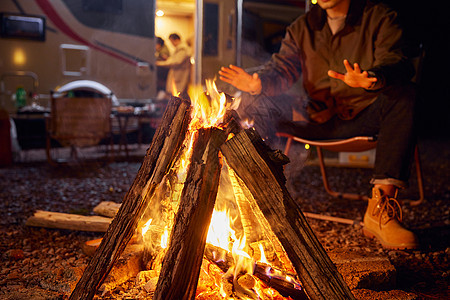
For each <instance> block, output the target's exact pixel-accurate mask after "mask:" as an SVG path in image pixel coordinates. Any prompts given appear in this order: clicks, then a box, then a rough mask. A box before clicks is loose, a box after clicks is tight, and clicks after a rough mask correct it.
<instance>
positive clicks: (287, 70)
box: [259, 26, 301, 96]
mask: <svg viewBox="0 0 450 300" xmlns="http://www.w3.org/2000/svg"><path fill="white" fill-rule="evenodd" d="M300 75H301V64H300V51H299V48H298V45H297V43H296V41H295V39H294V35H293V30H292V26H290V27H288V29H287V31H286V35H285V37H284V39H283V40H282V42H281V48H280V51H279V52H278V53H275V54H273V55H272V58H271V60H270V61H269V62H268V63H266V64H265V66H264V68H263V69H262V70H261V71H260V72H259V76H260V79H261V83H262V93H264V94H266V95H268V96H275V95H279V94H281V93H283V92H284V91H286V90H287V89H289V88H290V87H291V86H292V85H293V84H294V83H295V82H296V81H297V80H298V78H299V77H300Z"/></svg>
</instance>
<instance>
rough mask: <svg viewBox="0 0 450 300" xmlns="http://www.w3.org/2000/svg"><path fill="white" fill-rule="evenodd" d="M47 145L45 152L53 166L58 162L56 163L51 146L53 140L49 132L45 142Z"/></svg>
mask: <svg viewBox="0 0 450 300" xmlns="http://www.w3.org/2000/svg"><path fill="white" fill-rule="evenodd" d="M45 144H46V145H45V146H46V147H45V154H46V155H47V162H48V163H49V164H50V165H52V166H57V165H58V164H57V163H56V161H55V160H54V159H53V158H52V154H51V148H52V141H51V138H50V136H49V135H48V134H47V137H46V143H45Z"/></svg>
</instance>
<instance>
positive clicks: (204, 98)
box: [189, 80, 227, 130]
mask: <svg viewBox="0 0 450 300" xmlns="http://www.w3.org/2000/svg"><path fill="white" fill-rule="evenodd" d="M205 83H206V91H204V90H203V88H202V87H200V86H197V87H191V88H190V89H189V97H190V98H191V101H192V106H193V110H192V122H191V126H192V129H194V130H195V129H196V128H200V127H203V128H209V127H213V126H219V125H220V123H221V122H222V118H223V116H224V115H225V112H226V109H227V107H226V102H227V99H226V96H225V94H224V93H219V91H218V90H217V86H216V84H215V82H214V81H212V80H206V81H205Z"/></svg>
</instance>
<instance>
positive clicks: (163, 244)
mask: <svg viewBox="0 0 450 300" xmlns="http://www.w3.org/2000/svg"><path fill="white" fill-rule="evenodd" d="M168 242H169V230H168V229H167V226H166V227H164V233H163V235H162V236H161V248H163V249H166V248H167V244H168Z"/></svg>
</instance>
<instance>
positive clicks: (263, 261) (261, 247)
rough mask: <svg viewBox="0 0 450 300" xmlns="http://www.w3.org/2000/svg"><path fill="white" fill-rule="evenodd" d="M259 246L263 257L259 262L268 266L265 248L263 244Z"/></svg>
mask: <svg viewBox="0 0 450 300" xmlns="http://www.w3.org/2000/svg"><path fill="white" fill-rule="evenodd" d="M258 246H259V251H260V252H261V257H260V258H259V261H260V262H262V263H265V264H268V262H267V259H266V254H265V253H264V248H263V246H262V244H258Z"/></svg>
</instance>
